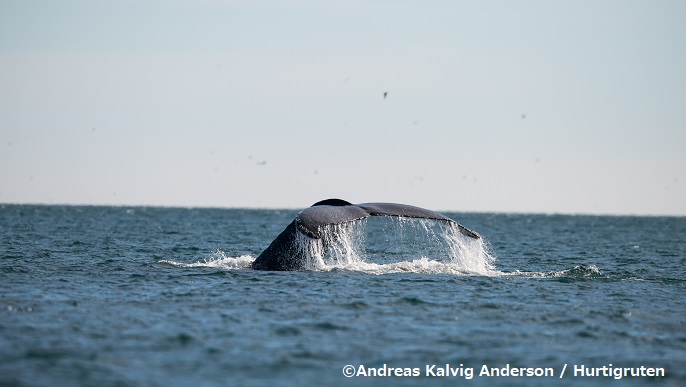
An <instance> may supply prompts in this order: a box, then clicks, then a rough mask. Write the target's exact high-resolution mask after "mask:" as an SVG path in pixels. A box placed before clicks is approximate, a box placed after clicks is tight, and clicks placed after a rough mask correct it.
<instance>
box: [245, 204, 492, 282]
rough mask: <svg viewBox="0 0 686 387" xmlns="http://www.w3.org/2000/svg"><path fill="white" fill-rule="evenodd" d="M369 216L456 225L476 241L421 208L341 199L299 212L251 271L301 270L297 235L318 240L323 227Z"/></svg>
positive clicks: (254, 263) (471, 233)
mask: <svg viewBox="0 0 686 387" xmlns="http://www.w3.org/2000/svg"><path fill="white" fill-rule="evenodd" d="M369 216H398V217H406V218H423V219H434V220H439V221H444V222H449V223H452V224H454V225H456V226H457V228H458V229H459V230H460V232H461V233H462V234H464V235H466V236H468V237H470V238H474V239H479V238H480V236H479V234H477V233H475V232H474V231H472V230H470V229H468V228H466V227H464V226H462V225H461V224H459V223H457V222H456V221H454V220H453V219H451V218H448V217H447V216H445V215H442V214H439V213H437V212H433V211H430V210H427V209H424V208H420V207H415V206H410V205H407V204H398V203H362V204H351V203H349V202H347V201H345V200H341V199H326V200H322V201H320V202H317V203H315V204H313V205H312V207H308V208H305V209H304V210H302V211H300V213H299V214H298V215H297V216H296V217H295V219H294V220H293V221H292V222H291V223H290V224H289V225H288V226H287V227H286V229H285V230H283V231H282V232H281V234H279V236H277V237H276V239H274V241H273V242H272V243H271V244H270V245H269V246H268V247H267V248H266V249H265V250H264V251H263V252H262V253H261V254H260V255H259V256H258V257H257V259H256V260H255V261H254V262H253V263H252V267H253V269H257V270H299V269H302V268H303V266H304V261H305V252H303V251H302V250H301V249H299V248H298V245H297V237H298V233H300V234H302V235H305V236H307V237H309V238H313V239H320V238H321V237H322V234H321V232H322V228H323V227H325V226H328V225H336V224H343V223H347V222H352V221H355V220H359V219H364V218H367V217H369Z"/></svg>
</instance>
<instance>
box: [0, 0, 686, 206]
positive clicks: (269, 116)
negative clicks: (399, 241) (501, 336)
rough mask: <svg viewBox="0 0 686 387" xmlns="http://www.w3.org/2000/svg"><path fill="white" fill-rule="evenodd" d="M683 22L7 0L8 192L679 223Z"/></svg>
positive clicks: (630, 7) (1, 175)
mask: <svg viewBox="0 0 686 387" xmlns="http://www.w3.org/2000/svg"><path fill="white" fill-rule="evenodd" d="M685 20H686V2H684V1H681V0H674V1H669V0H661V1H631V0H626V1H619V0H615V1H609V0H608V1H597V0H593V1H585V0H575V1H535V0H531V1H526V0H523V1H488V2H484V1H475V0H469V1H460V0H457V1H438V0H426V1H406V0H396V1H390V0H389V1H386V0H367V1H362V0H347V1H322V0H317V1H315V0H291V1H287V2H286V1H270V0H237V1H220V0H199V1H198V0H194V1H191V0H135V1H134V0H130V1H127V0H121V1H115V0H89V1H77V0H63V1H50V2H46V1H34V0H3V1H2V2H0V203H48V204H105V205H127V206H129V205H155V206H183V207H248V208H253V207H255V208H303V207H307V206H309V205H311V204H312V203H314V202H316V201H318V200H321V199H325V198H332V197H335V198H341V199H345V200H348V201H351V202H353V203H360V202H374V201H377V202H399V203H406V204H413V205H417V206H420V207H424V208H429V209H432V210H437V211H439V210H440V211H464V212H471V211H476V212H525V213H529V212H533V213H572V214H637V215H680V216H683V215H686V71H685V70H684V69H686V23H685V22H684V21H685ZM385 93H387V94H386V96H385V98H384V94H385Z"/></svg>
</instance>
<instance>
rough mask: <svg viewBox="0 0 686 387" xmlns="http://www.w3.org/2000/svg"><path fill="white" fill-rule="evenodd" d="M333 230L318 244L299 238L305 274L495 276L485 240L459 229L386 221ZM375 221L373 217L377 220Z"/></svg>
mask: <svg viewBox="0 0 686 387" xmlns="http://www.w3.org/2000/svg"><path fill="white" fill-rule="evenodd" d="M382 218H386V219H385V222H384V221H381V222H380V224H373V222H372V221H370V220H369V219H363V220H358V221H354V222H349V223H344V224H339V225H329V226H326V227H324V228H323V229H321V230H320V232H321V234H322V237H321V238H320V239H313V238H309V237H307V236H305V235H302V234H299V235H298V239H297V244H298V248H299V249H300V250H301V251H302V252H303V253H304V256H305V257H306V259H305V263H304V267H303V269H305V270H316V271H332V270H348V271H362V272H367V273H372V274H385V273H397V272H413V273H446V274H478V275H492V274H495V273H497V272H496V271H495V268H494V266H493V264H494V262H495V258H494V257H493V256H492V255H491V254H489V252H488V248H487V245H486V243H485V242H484V240H483V239H473V238H470V237H467V236H465V235H463V234H462V233H461V232H460V230H459V228H458V227H457V225H455V224H452V223H446V222H441V221H436V220H431V219H409V218H400V217H382ZM376 219H377V218H375V220H376Z"/></svg>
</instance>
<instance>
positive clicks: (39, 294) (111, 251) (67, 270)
mask: <svg viewBox="0 0 686 387" xmlns="http://www.w3.org/2000/svg"><path fill="white" fill-rule="evenodd" d="M296 213H297V211H274V210H237V209H182V208H146V207H132V208H126V207H78V206H29V205H2V206H0V385H3V386H14V385H17V386H48V385H49V386H54V385H57V386H79V385H84V386H91V385H98V386H100V385H104V386H109V385H117V386H187V385H194V386H201V385H202V386H240V385H250V386H253V385H258V386H259V385H262V386H273V385H279V386H282V385H285V386H289V385H292V386H296V385H297V386H302V385H353V384H354V385H357V384H362V385H419V384H421V385H460V384H473V385H494V384H495V385H604V384H607V383H610V382H612V383H613V384H617V385H645V384H655V385H664V386H679V385H686V281H685V278H686V276H685V274H686V265H685V263H686V218H683V217H681V218H679V217H615V216H612V217H608V216H564V215H507V214H450V213H449V214H447V215H449V216H451V217H453V218H454V219H456V220H458V221H459V222H460V223H462V224H463V225H465V226H466V227H469V228H470V229H473V230H475V231H477V232H479V233H480V234H481V235H483V237H484V238H483V239H484V240H485V241H486V244H484V245H480V244H477V245H468V243H469V242H468V241H465V240H463V239H461V238H459V237H456V236H455V235H451V234H450V232H449V230H445V229H444V226H443V225H441V224H438V225H436V224H435V223H432V222H431V221H423V222H421V221H399V220H397V219H391V218H374V219H369V220H367V221H364V222H359V224H355V225H353V226H351V227H348V229H347V230H346V232H345V233H344V236H343V237H342V238H341V239H340V240H338V241H337V242H335V243H334V245H335V246H334V247H333V248H331V249H330V251H324V252H322V256H320V257H319V258H320V259H319V260H318V261H317V262H316V263H315V264H313V266H312V267H311V270H308V271H304V272H263V271H255V270H252V269H250V262H252V261H253V260H254V259H255V257H256V256H257V255H259V253H260V252H261V251H262V250H263V249H264V248H265V247H266V246H267V245H268V244H269V243H270V242H271V241H272V240H273V239H274V238H275V237H276V235H277V234H278V233H279V232H281V231H282V230H283V228H285V226H286V225H287V224H288V223H289V222H290V221H291V220H292V219H293V217H294V216H295V215H296ZM446 364H449V365H450V367H452V368H460V367H461V368H462V369H463V370H464V369H470V368H471V369H474V375H473V377H472V378H471V379H467V378H466V377H465V376H464V373H463V374H462V376H459V375H458V376H448V377H441V376H426V373H427V371H426V368H427V367H431V366H433V365H435V366H436V367H435V368H433V370H434V372H435V370H436V369H437V368H445V365H446ZM508 364H509V366H510V367H511V368H519V367H526V368H532V369H535V368H540V369H545V368H552V369H553V371H554V376H552V377H550V376H548V377H546V376H541V377H536V376H500V377H495V376H490V377H489V376H485V375H482V376H480V375H479V373H480V371H481V369H482V366H484V365H486V366H487V367H488V368H489V369H490V368H491V367H493V368H504V367H507V365H508ZM565 364H566V365H567V369H566V372H565V374H564V376H563V377H562V378H561V379H560V378H559V376H560V373H561V371H562V368H563V367H564V366H565ZM610 364H612V366H609V365H610ZM347 365H351V366H353V369H354V370H355V373H359V370H360V368H361V367H363V368H362V369H363V370H368V369H371V368H378V369H381V370H384V369H386V370H387V369H388V368H390V367H392V368H408V369H409V370H410V371H409V372H412V370H414V369H417V370H419V373H420V375H419V376H362V375H360V376H353V377H351V378H347V377H346V376H344V374H343V368H344V367H345V366H347ZM580 365H584V366H585V367H590V368H595V367H603V366H605V367H615V368H616V367H631V368H637V367H641V366H644V367H652V368H662V369H664V371H665V376H664V377H650V376H639V377H629V376H627V377H623V378H622V379H621V380H615V379H614V378H613V377H612V376H609V377H608V376H595V377H585V376H578V375H577V376H575V375H574V372H573V371H574V367H579V366H580ZM379 372H380V373H383V371H379ZM403 372H404V371H403ZM401 373H402V372H401Z"/></svg>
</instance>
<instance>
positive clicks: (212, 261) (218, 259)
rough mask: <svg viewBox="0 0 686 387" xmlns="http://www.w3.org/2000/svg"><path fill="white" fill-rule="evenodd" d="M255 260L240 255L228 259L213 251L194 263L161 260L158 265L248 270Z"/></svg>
mask: <svg viewBox="0 0 686 387" xmlns="http://www.w3.org/2000/svg"><path fill="white" fill-rule="evenodd" d="M254 260H255V257H253V256H252V255H241V256H239V257H230V256H228V255H226V253H224V252H223V251H221V250H216V251H214V252H213V253H212V254H211V255H210V256H209V257H208V258H205V259H203V260H202V261H199V262H194V263H183V262H175V261H169V260H166V259H162V260H160V261H158V262H159V263H164V264H168V265H172V266H177V267H215V268H219V269H248V268H250V265H251V264H252V263H253V261H254Z"/></svg>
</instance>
